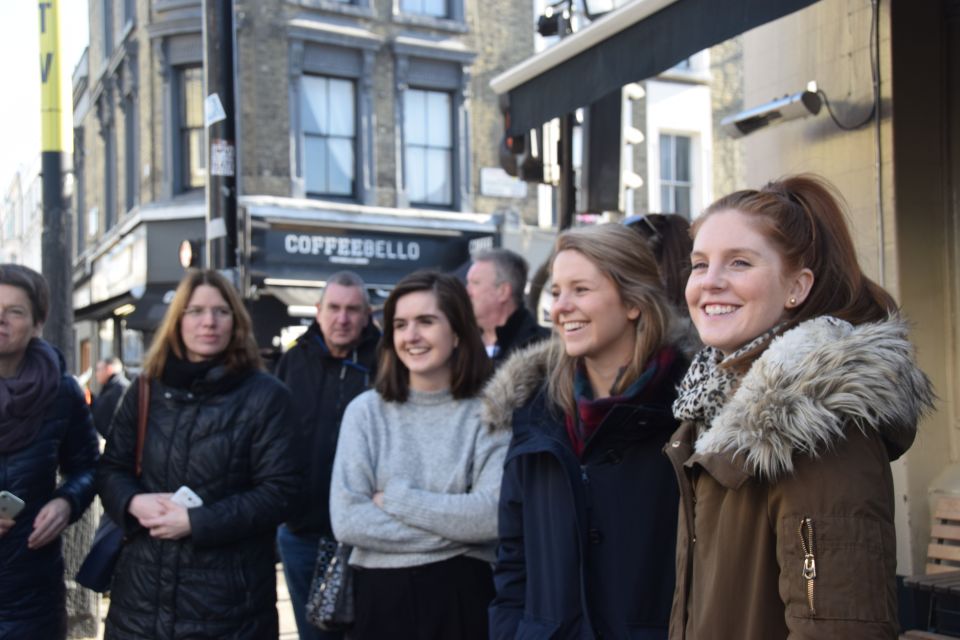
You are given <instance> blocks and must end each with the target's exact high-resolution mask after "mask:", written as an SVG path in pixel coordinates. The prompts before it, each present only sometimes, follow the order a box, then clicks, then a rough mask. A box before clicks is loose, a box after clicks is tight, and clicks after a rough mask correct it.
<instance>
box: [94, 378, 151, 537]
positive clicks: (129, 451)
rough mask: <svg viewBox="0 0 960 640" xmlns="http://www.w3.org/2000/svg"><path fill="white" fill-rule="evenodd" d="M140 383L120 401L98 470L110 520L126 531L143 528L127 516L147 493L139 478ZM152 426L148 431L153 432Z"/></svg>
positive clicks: (102, 497) (100, 486)
mask: <svg viewBox="0 0 960 640" xmlns="http://www.w3.org/2000/svg"><path fill="white" fill-rule="evenodd" d="M139 388H140V385H139V382H138V381H136V380H135V381H134V382H133V383H132V384H131V385H130V386H129V387H127V389H126V392H125V393H124V394H123V396H122V397H121V398H120V406H119V407H118V408H117V411H116V413H115V414H114V417H113V423H112V424H113V426H112V428H111V432H110V438H109V439H108V440H107V448H106V450H105V451H104V453H103V457H102V458H101V459H100V465H99V466H98V467H97V493H98V494H99V495H100V500H101V502H103V508H104V510H105V511H106V512H107V514H109V516H110V518H111V519H112V520H113V521H114V522H116V523H118V524H120V526H122V527H123V529H124V531H126V532H128V533H129V532H130V531H132V530H134V529H137V528H139V526H140V524H139V522H137V519H136V518H134V517H133V516H132V515H130V514H128V513H127V507H128V506H129V504H130V500H131V499H133V496H135V495H137V494H138V493H143V492H144V489H143V487H142V485H141V484H140V480H139V479H138V478H137V476H136V464H135V462H136V461H135V460H134V458H135V456H136V448H137V410H138V399H139V396H140V393H139ZM149 429H150V427H149V424H148V426H147V430H148V431H149Z"/></svg>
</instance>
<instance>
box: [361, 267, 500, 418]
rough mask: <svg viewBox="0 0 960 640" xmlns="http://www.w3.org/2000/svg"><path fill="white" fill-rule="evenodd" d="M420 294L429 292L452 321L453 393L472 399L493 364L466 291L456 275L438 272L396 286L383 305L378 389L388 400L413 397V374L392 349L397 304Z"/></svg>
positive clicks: (415, 274)
mask: <svg viewBox="0 0 960 640" xmlns="http://www.w3.org/2000/svg"><path fill="white" fill-rule="evenodd" d="M417 291H429V292H431V293H433V295H435V296H436V298H437V307H439V308H440V311H441V313H443V315H445V316H446V317H447V320H448V321H449V322H450V328H451V329H452V330H453V333H454V334H456V336H457V338H458V339H459V344H458V345H457V347H456V348H455V349H454V350H453V354H452V356H451V358H452V362H451V363H450V371H451V380H450V393H451V394H453V397H454V398H470V397H473V396H475V395H477V394H478V393H480V390H481V389H482V388H483V385H484V383H485V382H486V381H487V378H488V377H490V373H491V371H492V368H493V367H492V365H491V363H490V358H488V357H487V351H486V349H485V348H484V346H483V340H481V338H480V327H478V326H477V320H476V318H475V317H474V315H473V306H472V305H471V304H470V296H468V295H467V289H466V288H465V287H464V286H463V283H462V282H460V280H458V279H457V278H456V276H452V275H448V274H445V273H440V272H438V271H415V272H413V273H411V274H410V275H408V276H406V277H405V278H403V279H402V280H401V281H400V282H398V283H397V286H396V287H394V289H393V291H391V292H390V296H389V297H388V298H387V301H386V302H385V303H384V305H383V337H382V338H381V339H380V346H379V349H378V364H377V380H376V383H375V385H374V386H375V388H376V390H377V392H378V393H379V394H380V395H381V396H383V398H384V399H385V400H388V401H390V402H406V400H407V398H408V397H409V395H410V371H409V369H407V367H406V365H404V364H403V362H401V361H400V357H399V356H397V351H396V349H395V348H394V346H393V318H394V316H395V315H396V313H397V301H398V300H399V299H400V298H402V297H403V296H405V295H407V294H410V293H415V292H417Z"/></svg>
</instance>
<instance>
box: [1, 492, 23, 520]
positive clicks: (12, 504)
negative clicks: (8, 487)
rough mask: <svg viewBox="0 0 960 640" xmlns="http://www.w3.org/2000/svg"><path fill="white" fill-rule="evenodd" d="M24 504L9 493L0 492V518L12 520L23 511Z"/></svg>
mask: <svg viewBox="0 0 960 640" xmlns="http://www.w3.org/2000/svg"><path fill="white" fill-rule="evenodd" d="M23 507H24V502H23V500H21V499H20V498H18V497H17V496H15V495H13V494H12V493H10V492H9V491H0V518H8V519H10V520H13V519H14V518H16V517H17V514H18V513H20V512H21V511H22V510H23Z"/></svg>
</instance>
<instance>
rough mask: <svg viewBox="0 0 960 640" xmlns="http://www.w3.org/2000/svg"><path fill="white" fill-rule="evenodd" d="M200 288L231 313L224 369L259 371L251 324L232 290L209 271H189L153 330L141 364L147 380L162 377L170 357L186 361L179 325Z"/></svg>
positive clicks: (238, 298) (224, 279) (237, 296)
mask: <svg viewBox="0 0 960 640" xmlns="http://www.w3.org/2000/svg"><path fill="white" fill-rule="evenodd" d="M200 285H207V286H210V287H213V288H215V289H216V290H217V291H219V292H220V295H221V296H223V299H224V300H225V301H226V303H227V306H228V307H230V311H231V312H232V313H233V332H232V334H231V335H230V342H229V343H227V348H226V349H224V351H223V359H224V362H223V363H224V366H225V367H226V368H227V369H229V370H230V371H247V370H250V369H262V368H263V361H262V360H261V359H260V352H259V351H258V350H257V342H256V340H255V339H254V337H253V323H252V322H251V321H250V315H249V314H248V313H247V310H246V309H245V308H244V306H243V301H242V300H241V299H240V296H239V295H238V294H237V292H236V291H235V290H234V288H233V286H232V285H231V284H230V283H229V282H228V281H227V279H226V278H224V277H223V276H222V275H220V274H219V273H218V272H216V271H214V270H212V269H205V270H200V269H190V270H189V271H187V274H186V275H185V276H183V279H182V280H181V281H180V284H179V285H178V286H177V290H176V292H175V293H174V294H173V300H172V301H171V302H170V307H169V308H168V309H167V313H166V314H165V315H164V316H163V321H162V322H161V323H160V328H159V329H157V333H156V335H155V336H154V338H153V342H152V343H151V344H150V350H149V351H148V352H147V357H146V360H145V362H144V363H143V372H144V374H146V375H147V376H148V377H150V378H159V377H160V376H161V375H163V368H164V366H165V365H166V364H167V358H168V357H169V354H170V353H173V354H174V355H175V356H176V357H178V358H181V359H183V358H185V357H186V355H185V354H186V348H185V347H184V344H183V336H182V335H181V333H180V321H181V320H182V319H183V312H184V310H185V309H186V308H187V304H188V303H189V302H190V297H191V296H192V295H193V292H194V291H195V290H196V288H197V287H199V286H200Z"/></svg>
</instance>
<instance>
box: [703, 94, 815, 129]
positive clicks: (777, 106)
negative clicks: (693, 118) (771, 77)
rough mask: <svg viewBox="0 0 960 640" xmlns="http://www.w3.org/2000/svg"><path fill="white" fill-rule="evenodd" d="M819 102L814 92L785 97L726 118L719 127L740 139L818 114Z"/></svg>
mask: <svg viewBox="0 0 960 640" xmlns="http://www.w3.org/2000/svg"><path fill="white" fill-rule="evenodd" d="M820 105H821V100H820V96H819V94H818V92H817V91H816V90H814V91H811V90H810V89H807V90H806V91H800V92H799V93H794V94H792V95H786V96H783V97H782V98H778V99H777V100H774V101H772V102H768V103H766V104H762V105H760V106H759V107H754V108H753V109H747V110H746V111H741V112H740V113H736V114H734V115H732V116H727V117H726V118H724V119H723V120H721V121H720V126H721V127H722V128H723V130H724V131H725V132H726V133H727V135H729V136H730V137H732V138H741V137H743V136H745V135H747V134H750V133H753V132H754V131H756V130H757V129H762V128H763V127H766V126H768V125H771V124H777V123H779V122H786V121H787V120H793V119H795V118H802V117H804V116H808V115H811V114H813V115H816V114H817V113H820Z"/></svg>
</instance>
